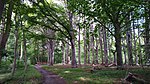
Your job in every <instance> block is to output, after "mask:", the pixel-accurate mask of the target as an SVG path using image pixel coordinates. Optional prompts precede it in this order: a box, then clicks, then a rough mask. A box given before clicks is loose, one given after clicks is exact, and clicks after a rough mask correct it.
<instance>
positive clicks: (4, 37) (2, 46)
mask: <svg viewBox="0 0 150 84" xmlns="http://www.w3.org/2000/svg"><path fill="white" fill-rule="evenodd" d="M12 10H13V0H10V1H9V7H8V12H7V18H6V19H7V22H6V28H5V31H4V33H3V34H2V38H1V43H0V63H1V59H2V55H3V54H4V52H5V46H6V43H7V40H8V37H9V34H10V30H11V28H10V27H11V16H12Z"/></svg>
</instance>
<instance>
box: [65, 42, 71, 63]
mask: <svg viewBox="0 0 150 84" xmlns="http://www.w3.org/2000/svg"><path fill="white" fill-rule="evenodd" d="M69 50H70V49H69V44H66V50H65V57H66V58H65V59H66V64H69V62H70V56H69V52H70V51H69Z"/></svg>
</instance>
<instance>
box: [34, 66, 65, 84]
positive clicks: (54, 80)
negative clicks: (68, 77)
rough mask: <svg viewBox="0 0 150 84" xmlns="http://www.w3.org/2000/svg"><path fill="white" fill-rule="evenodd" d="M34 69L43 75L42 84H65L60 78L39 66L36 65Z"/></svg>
mask: <svg viewBox="0 0 150 84" xmlns="http://www.w3.org/2000/svg"><path fill="white" fill-rule="evenodd" d="M35 68H36V69H37V70H38V71H39V72H40V73H41V74H42V75H43V84H67V83H66V81H65V80H64V79H63V78H62V77H60V76H58V75H56V74H54V73H52V72H49V71H47V70H44V69H43V68H42V67H41V66H40V65H38V64H36V65H35Z"/></svg>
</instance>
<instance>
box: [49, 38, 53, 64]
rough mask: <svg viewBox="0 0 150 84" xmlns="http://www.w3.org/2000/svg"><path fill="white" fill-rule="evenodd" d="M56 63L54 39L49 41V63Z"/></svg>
mask: <svg viewBox="0 0 150 84" xmlns="http://www.w3.org/2000/svg"><path fill="white" fill-rule="evenodd" d="M53 64H54V42H53V40H52V39H49V41H48V65H49V66H53Z"/></svg>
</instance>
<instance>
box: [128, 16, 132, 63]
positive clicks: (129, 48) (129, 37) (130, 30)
mask: <svg viewBox="0 0 150 84" xmlns="http://www.w3.org/2000/svg"><path fill="white" fill-rule="evenodd" d="M126 20H127V22H126V23H128V21H130V16H128V17H127V19H126ZM126 28H127V29H128V31H127V32H126V37H127V49H128V64H129V65H130V66H132V65H133V56H132V29H131V25H130V23H128V24H127V26H126Z"/></svg>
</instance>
